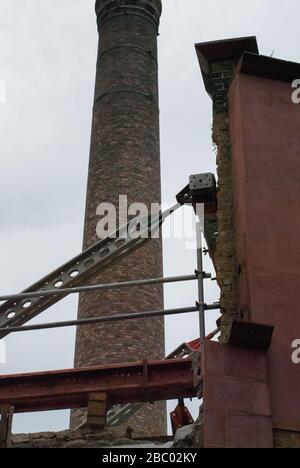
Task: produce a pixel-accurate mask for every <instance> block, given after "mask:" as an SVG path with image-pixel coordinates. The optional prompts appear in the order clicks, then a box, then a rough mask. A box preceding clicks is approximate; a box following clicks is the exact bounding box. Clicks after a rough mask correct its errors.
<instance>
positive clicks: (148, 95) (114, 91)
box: [94, 88, 158, 107]
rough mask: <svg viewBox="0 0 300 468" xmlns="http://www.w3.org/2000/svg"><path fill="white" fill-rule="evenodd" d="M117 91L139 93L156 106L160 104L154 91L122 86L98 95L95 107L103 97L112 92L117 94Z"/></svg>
mask: <svg viewBox="0 0 300 468" xmlns="http://www.w3.org/2000/svg"><path fill="white" fill-rule="evenodd" d="M116 93H135V94H139V95H140V96H143V97H145V98H146V99H148V101H150V102H153V103H154V104H156V106H158V102H157V101H156V100H155V98H154V95H153V94H152V93H146V92H144V91H141V90H139V89H135V88H120V89H112V90H111V91H107V92H106V93H103V94H100V95H99V96H97V97H96V99H95V102H94V107H95V106H96V104H98V103H99V101H101V99H103V98H105V97H107V96H110V95H112V94H116Z"/></svg>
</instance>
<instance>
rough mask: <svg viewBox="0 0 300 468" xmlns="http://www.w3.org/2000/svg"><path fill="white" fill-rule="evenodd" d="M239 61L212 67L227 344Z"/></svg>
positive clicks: (232, 302)
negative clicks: (232, 97) (231, 94)
mask: <svg viewBox="0 0 300 468" xmlns="http://www.w3.org/2000/svg"><path fill="white" fill-rule="evenodd" d="M235 65H236V61H233V60H225V61H222V62H216V63H213V64H212V65H211V84H212V91H213V92H212V99H213V142H214V144H215V146H216V149H217V168H218V232H219V234H218V238H217V245H216V251H215V253H214V262H215V266H216V270H217V279H218V284H219V286H220V289H221V310H222V321H221V328H222V334H221V341H224V342H226V341H227V337H228V333H229V331H230V324H231V323H232V320H233V319H234V318H237V317H238V306H237V286H236V251H235V229H234V209H233V178H232V160H231V146H230V144H231V143H230V136H229V120H228V97H227V93H228V88H229V84H230V82H231V79H232V76H233V73H234V70H235Z"/></svg>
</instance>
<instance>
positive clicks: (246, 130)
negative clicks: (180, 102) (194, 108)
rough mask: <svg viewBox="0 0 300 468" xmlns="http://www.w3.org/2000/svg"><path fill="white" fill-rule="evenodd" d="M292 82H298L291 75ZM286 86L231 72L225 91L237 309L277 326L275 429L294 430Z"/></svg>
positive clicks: (297, 156)
mask: <svg viewBox="0 0 300 468" xmlns="http://www.w3.org/2000/svg"><path fill="white" fill-rule="evenodd" d="M295 78H296V77H295ZM291 94H292V89H291V84H290V83H287V82H282V81H276V80H270V79H265V78H261V77H257V76H252V75H245V74H241V73H237V74H236V76H235V78H234V80H233V82H232V85H231V89H230V92H229V115H230V134H231V143H232V158H233V179H234V203H235V223H236V239H237V261H238V265H239V279H238V288H239V305H240V309H241V311H242V312H243V314H244V317H245V319H250V320H251V321H253V322H257V323H264V324H269V325H273V326H275V331H274V337H273V343H272V346H271V349H270V352H269V363H270V364H269V365H270V379H271V389H272V416H273V426H274V427H275V428H280V429H287V430H294V431H300V397H299V395H300V392H299V390H300V365H296V364H293V363H292V359H291V355H292V348H291V345H292V342H293V340H295V339H300V105H295V104H293V103H292V100H291Z"/></svg>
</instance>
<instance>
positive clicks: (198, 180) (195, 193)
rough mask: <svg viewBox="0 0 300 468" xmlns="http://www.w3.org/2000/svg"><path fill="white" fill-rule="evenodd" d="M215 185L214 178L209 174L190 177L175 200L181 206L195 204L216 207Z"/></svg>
mask: <svg viewBox="0 0 300 468" xmlns="http://www.w3.org/2000/svg"><path fill="white" fill-rule="evenodd" d="M216 187H217V184H216V179H215V176H214V175H213V174H211V173H209V172H208V173H204V174H195V175H191V176H190V179H189V184H188V185H187V186H186V187H184V189H183V190H181V191H180V192H179V193H178V194H177V196H176V199H177V201H178V203H180V204H181V205H193V206H195V205H196V204H197V203H199V204H200V203H204V204H211V203H212V204H214V205H215V207H216V193H217V188H216Z"/></svg>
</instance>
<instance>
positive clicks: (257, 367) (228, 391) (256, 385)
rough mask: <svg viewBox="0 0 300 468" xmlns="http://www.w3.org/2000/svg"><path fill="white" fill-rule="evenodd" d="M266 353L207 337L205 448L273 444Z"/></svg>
mask: <svg viewBox="0 0 300 468" xmlns="http://www.w3.org/2000/svg"><path fill="white" fill-rule="evenodd" d="M267 361H268V360H267V355H266V353H265V352H262V351H255V350H244V349H240V348H235V347H232V346H227V345H222V344H220V343H214V342H212V341H207V342H206V345H205V351H204V353H203V402H204V447H205V448H273V431H272V419H271V399H270V388H269V383H268V364H267Z"/></svg>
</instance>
